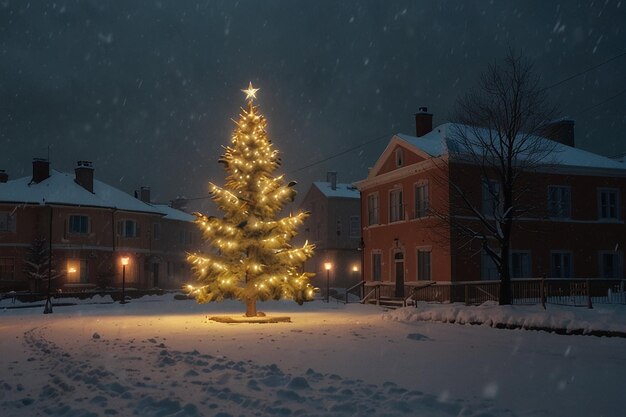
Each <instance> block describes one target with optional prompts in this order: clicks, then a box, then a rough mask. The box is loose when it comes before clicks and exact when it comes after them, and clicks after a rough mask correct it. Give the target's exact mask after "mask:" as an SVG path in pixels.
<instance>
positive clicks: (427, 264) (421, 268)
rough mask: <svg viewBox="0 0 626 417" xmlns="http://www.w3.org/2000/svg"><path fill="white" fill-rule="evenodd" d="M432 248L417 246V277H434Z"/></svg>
mask: <svg viewBox="0 0 626 417" xmlns="http://www.w3.org/2000/svg"><path fill="white" fill-rule="evenodd" d="M431 253H432V250H431V248H417V279H418V281H430V280H431V279H432V278H431V277H432V263H431Z"/></svg>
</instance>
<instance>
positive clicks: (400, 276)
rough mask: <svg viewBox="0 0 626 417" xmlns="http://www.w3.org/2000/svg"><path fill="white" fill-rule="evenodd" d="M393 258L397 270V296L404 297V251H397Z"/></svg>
mask: <svg viewBox="0 0 626 417" xmlns="http://www.w3.org/2000/svg"><path fill="white" fill-rule="evenodd" d="M393 258H394V259H393V260H394V264H395V270H396V271H395V275H396V297H402V298H404V253H402V252H396V254H395V255H394V256H393Z"/></svg>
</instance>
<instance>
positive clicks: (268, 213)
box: [188, 83, 314, 317]
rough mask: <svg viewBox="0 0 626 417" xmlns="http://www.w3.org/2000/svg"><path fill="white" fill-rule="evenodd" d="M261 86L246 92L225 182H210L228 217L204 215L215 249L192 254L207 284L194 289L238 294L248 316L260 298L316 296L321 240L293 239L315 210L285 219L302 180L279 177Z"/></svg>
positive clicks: (210, 297) (199, 295)
mask: <svg viewBox="0 0 626 417" xmlns="http://www.w3.org/2000/svg"><path fill="white" fill-rule="evenodd" d="M259 90H260V89H259V88H254V87H253V85H252V83H250V84H249V86H248V88H247V89H244V90H241V91H242V92H243V93H244V94H245V95H246V100H247V102H248V106H247V108H246V109H243V108H242V109H241V114H240V115H239V119H238V120H236V121H235V125H236V127H235V131H234V132H233V135H232V138H231V143H230V145H229V146H228V147H226V151H225V152H224V155H222V157H221V158H220V160H219V162H220V163H221V164H223V165H224V167H225V169H226V172H227V174H228V175H227V177H226V182H225V184H224V187H219V186H217V185H215V184H213V183H210V186H209V189H210V192H211V199H212V200H213V201H214V202H215V203H216V205H217V207H218V209H219V210H220V211H221V212H223V213H224V215H223V217H222V218H217V217H207V216H205V215H202V214H200V213H196V216H197V219H196V224H197V225H198V227H199V228H200V230H201V231H202V233H203V237H204V239H205V240H206V241H207V242H208V244H209V245H210V246H211V247H212V248H213V249H214V250H212V251H209V253H193V254H191V255H190V256H189V258H188V260H189V262H190V263H191V264H192V268H193V271H194V273H195V275H196V278H197V280H198V282H199V283H200V285H199V286H198V287H189V288H188V289H189V291H190V293H191V294H193V295H194V296H195V298H196V300H197V301H198V302H208V301H219V300H223V299H225V298H233V299H238V300H241V301H244V302H245V303H246V316H249V317H250V316H256V315H257V311H256V301H257V300H261V301H264V300H271V299H274V300H277V299H281V298H288V299H293V300H294V301H296V302H298V303H299V304H302V303H303V302H305V301H309V300H312V299H313V296H314V288H313V287H312V286H311V285H310V283H309V278H310V277H311V276H313V275H314V274H311V273H306V272H301V267H302V264H303V263H304V261H306V260H307V259H309V258H310V257H311V256H313V249H314V246H313V245H311V244H309V243H308V242H306V243H305V244H304V245H303V246H299V247H294V246H292V245H290V244H289V242H290V241H291V239H293V238H294V237H295V236H296V235H297V229H298V227H299V226H301V225H302V223H303V222H304V220H305V219H306V217H307V216H308V213H306V212H300V213H297V214H296V215H293V216H292V215H291V214H290V215H289V216H287V217H283V218H278V216H279V214H280V211H281V210H282V208H283V207H284V205H285V204H286V203H288V202H290V201H293V199H294V198H295V195H296V191H295V190H294V188H293V187H294V185H295V182H289V183H285V181H284V178H283V176H282V175H281V176H276V177H275V176H273V174H274V172H275V171H276V169H278V167H279V166H280V158H279V154H278V151H277V150H275V149H273V148H272V144H271V142H270V140H269V138H268V137H267V133H266V127H267V120H266V119H265V117H264V116H263V115H261V114H260V113H259V111H258V107H257V106H255V105H254V104H253V102H254V100H255V99H256V98H257V97H256V95H257V92H258V91H259Z"/></svg>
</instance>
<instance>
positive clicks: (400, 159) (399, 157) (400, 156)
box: [395, 147, 404, 168]
mask: <svg viewBox="0 0 626 417" xmlns="http://www.w3.org/2000/svg"><path fill="white" fill-rule="evenodd" d="M395 159H396V168H400V167H401V166H403V165H404V150H403V149H402V148H401V147H397V148H396V152H395Z"/></svg>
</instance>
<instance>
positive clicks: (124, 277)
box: [120, 256, 128, 304]
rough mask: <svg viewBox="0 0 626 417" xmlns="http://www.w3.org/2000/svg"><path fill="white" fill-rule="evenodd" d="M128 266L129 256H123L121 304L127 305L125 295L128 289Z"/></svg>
mask: <svg viewBox="0 0 626 417" xmlns="http://www.w3.org/2000/svg"><path fill="white" fill-rule="evenodd" d="M126 265H128V256H122V301H120V304H126V295H125V293H124V289H125V287H126Z"/></svg>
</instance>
